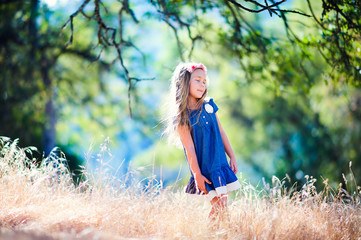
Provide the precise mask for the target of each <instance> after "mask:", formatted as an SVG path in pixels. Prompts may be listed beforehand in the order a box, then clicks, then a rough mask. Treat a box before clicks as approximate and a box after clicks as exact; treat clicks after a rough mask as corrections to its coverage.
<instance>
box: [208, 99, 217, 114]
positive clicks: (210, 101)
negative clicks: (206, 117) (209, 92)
mask: <svg viewBox="0 0 361 240" xmlns="http://www.w3.org/2000/svg"><path fill="white" fill-rule="evenodd" d="M209 104H210V105H211V106H212V107H213V109H214V113H216V112H217V111H218V106H217V104H215V102H214V101H213V98H211V99H209Z"/></svg>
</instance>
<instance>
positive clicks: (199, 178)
mask: <svg viewBox="0 0 361 240" xmlns="http://www.w3.org/2000/svg"><path fill="white" fill-rule="evenodd" d="M194 179H195V181H196V186H197V188H198V189H199V190H200V191H201V192H204V193H205V194H207V193H208V191H207V189H206V184H205V182H206V183H208V184H212V183H211V181H209V180H208V179H207V178H206V177H205V176H203V175H202V174H198V175H196V176H194Z"/></svg>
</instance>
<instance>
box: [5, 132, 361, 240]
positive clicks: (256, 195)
mask: <svg viewBox="0 0 361 240" xmlns="http://www.w3.org/2000/svg"><path fill="white" fill-rule="evenodd" d="M0 139H1V141H0V150H1V153H0V239H128V238H129V239H359V238H360V235H361V231H360V226H361V219H360V217H361V213H360V210H359V206H358V203H356V202H355V201H351V202H350V203H347V204H346V203H344V202H343V201H342V199H341V198H339V197H338V195H337V193H335V194H334V195H331V194H325V191H322V192H319V193H317V191H316V189H315V188H314V186H313V182H314V181H313V180H312V179H310V181H309V184H308V185H306V186H305V188H304V189H303V190H302V191H301V192H293V193H292V195H291V194H290V192H289V191H288V192H287V191H286V189H285V188H282V183H281V182H280V181H279V180H278V179H276V180H275V182H276V184H274V186H273V187H272V188H269V189H266V190H264V191H263V193H262V194H261V193H260V191H259V190H256V189H254V188H253V187H252V185H250V184H244V186H243V188H242V190H240V191H239V192H238V193H237V194H236V195H235V196H234V197H233V199H232V201H230V202H229V206H228V212H227V213H225V214H224V215H223V216H222V217H221V218H220V219H219V220H218V221H217V222H213V223H212V222H210V221H209V220H208V213H209V211H210V208H211V206H210V204H209V202H207V201H206V200H205V199H204V198H203V197H202V196H193V195H187V194H185V193H183V192H182V191H177V190H174V189H173V190H170V189H162V188H160V187H159V185H157V186H153V187H148V188H147V190H146V191H144V186H143V187H142V188H140V187H137V186H132V187H124V186H123V187H115V186H114V185H111V184H107V183H106V182H105V183H104V182H96V181H91V183H90V182H85V183H83V184H80V185H79V186H78V187H75V186H74V185H73V183H72V181H71V176H70V174H69V173H68V171H67V169H66V167H65V165H64V162H63V159H62V158H61V157H56V156H54V155H53V156H50V157H48V158H47V159H45V160H44V161H43V163H42V164H41V166H35V165H34V164H32V163H31V160H29V159H27V158H26V155H25V151H28V150H29V149H20V148H18V147H17V146H16V141H14V142H11V141H10V140H9V139H6V138H0ZM88 179H90V176H88ZM277 183H278V184H277ZM142 189H143V190H142Z"/></svg>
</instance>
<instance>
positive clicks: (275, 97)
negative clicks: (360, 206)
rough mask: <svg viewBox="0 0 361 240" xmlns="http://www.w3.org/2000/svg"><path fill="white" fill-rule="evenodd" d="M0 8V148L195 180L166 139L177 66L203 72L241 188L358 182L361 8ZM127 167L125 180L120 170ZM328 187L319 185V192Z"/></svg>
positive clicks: (101, 0)
mask: <svg viewBox="0 0 361 240" xmlns="http://www.w3.org/2000/svg"><path fill="white" fill-rule="evenodd" d="M53 3H54V2H52V1H50V0H47V1H37V0H29V1H25V0H24V1H21V0H17V1H2V2H0V11H1V15H0V18H1V21H0V35H1V38H0V39H1V43H0V51H1V55H0V68H1V73H2V74H1V80H0V94H1V95H0V106H1V108H0V122H1V124H0V135H4V136H8V137H11V138H13V139H14V138H19V139H20V144H21V145H23V146H29V145H32V146H36V147H37V148H38V149H39V156H37V157H38V158H41V157H42V152H44V154H45V156H46V155H48V154H49V152H50V151H51V149H53V147H54V146H60V147H61V149H62V150H63V151H64V152H65V153H66V154H67V156H68V160H69V164H70V167H71V168H72V169H74V170H75V169H78V168H79V165H80V164H85V161H87V162H88V165H89V166H90V167H91V168H93V169H96V168H97V167H98V166H99V163H98V162H97V161H96V158H92V157H89V155H88V154H85V153H86V152H91V150H89V148H90V147H89V146H92V144H94V143H96V142H99V141H100V140H101V139H104V138H105V137H106V136H109V138H110V140H111V141H110V148H111V152H112V156H111V157H110V158H109V162H107V165H108V167H109V168H110V169H111V170H113V173H115V172H116V173H117V174H118V176H123V175H124V174H125V173H126V172H127V170H128V169H132V172H133V173H137V172H139V171H140V172H141V173H139V175H140V177H148V176H149V174H150V173H152V172H153V173H155V174H156V175H157V178H158V179H162V180H163V181H164V182H165V183H168V182H169V183H171V182H174V181H176V180H179V179H181V178H183V181H187V177H188V176H189V172H188V169H187V168H188V167H187V163H186V160H185V157H184V152H183V150H182V149H177V148H176V147H169V146H167V143H166V140H165V139H163V138H161V131H162V126H161V124H160V123H159V119H160V118H161V114H162V111H161V108H162V107H161V106H162V103H164V102H165V101H167V99H166V98H165V92H167V90H168V87H169V79H170V77H171V75H172V71H173V69H174V68H175V66H176V65H177V64H178V63H179V62H180V61H188V60H192V61H199V62H203V63H205V64H206V65H207V67H208V68H209V78H210V91H209V96H211V97H213V98H214V99H215V101H216V103H217V104H218V106H219V107H220V111H219V112H218V115H219V117H220V119H221V122H222V125H223V127H224V129H225V130H226V132H227V134H228V136H229V138H230V141H231V144H232V146H233V148H234V151H235V153H236V156H237V160H238V164H239V169H240V171H241V174H242V177H244V178H247V179H249V180H250V181H251V182H253V183H257V182H259V181H260V180H261V178H262V177H265V178H266V180H269V179H270V178H271V177H272V175H276V176H278V177H279V178H283V177H284V176H285V175H286V174H288V176H289V177H290V178H291V181H292V182H296V181H298V182H300V183H302V182H303V181H304V176H305V175H310V176H314V177H316V178H318V179H321V178H320V177H322V178H323V179H328V181H329V183H331V184H333V185H334V186H336V185H337V184H338V183H339V182H342V173H345V174H346V177H347V174H348V173H349V169H348V167H349V162H350V161H352V165H353V171H354V174H355V177H356V179H357V180H358V181H359V180H361V161H360V160H361V159H360V158H361V157H360V156H361V122H360V120H361V92H360V81H361V69H360V62H361V61H360V58H361V35H360V33H361V6H360V5H361V4H360V2H359V1H355V0H346V1H342V2H337V1H332V0H320V1H309V0H299V1H290V0H289V1H283V0H280V1H274V0H266V1H251V0H248V1H231V0H225V1H206V0H198V1H194V0H192V1H190V0H183V1H164V0H155V1H153V0H152V1H146V0H137V1H135V0H134V1H128V0H123V1H115V0H94V1H90V0H82V1H64V0H62V1H58V2H56V3H57V4H53ZM119 165H121V167H120V168H121V171H118V170H117V169H118V167H119ZM319 182H320V185H322V181H319Z"/></svg>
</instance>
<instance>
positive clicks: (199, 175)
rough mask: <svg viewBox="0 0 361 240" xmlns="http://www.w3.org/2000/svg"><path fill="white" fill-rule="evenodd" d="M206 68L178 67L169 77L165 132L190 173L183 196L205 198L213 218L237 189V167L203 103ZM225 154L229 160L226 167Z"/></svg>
mask: <svg viewBox="0 0 361 240" xmlns="http://www.w3.org/2000/svg"><path fill="white" fill-rule="evenodd" d="M207 87H208V78H207V68H206V67H205V66H204V65H203V64H195V63H180V64H179V65H178V66H177V67H176V69H175V71H174V73H173V77H172V85H171V99H170V100H171V102H173V104H172V103H171V104H170V105H171V106H173V108H172V109H170V110H171V112H170V116H169V118H168V125H167V130H166V132H167V133H168V134H170V135H172V132H174V133H175V134H177V135H178V136H179V138H180V140H181V142H182V145H183V148H184V151H185V155H186V158H187V160H188V164H189V167H190V170H191V174H192V176H191V178H190V180H189V182H188V185H187V187H186V192H187V193H191V194H194V193H197V194H206V195H207V196H208V197H209V199H210V201H211V204H212V210H211V212H210V217H211V218H213V219H214V218H215V217H217V214H218V213H219V211H220V210H222V209H224V208H225V207H227V194H228V192H230V191H233V190H236V189H238V188H240V186H241V185H240V183H239V182H238V179H237V177H236V175H235V174H236V173H237V171H238V170H237V163H236V159H235V156H234V153H233V150H232V147H231V145H230V143H229V140H228V137H227V135H226V133H225V132H224V130H223V128H222V126H221V123H220V121H219V119H218V116H217V114H216V112H217V111H218V107H217V105H216V104H215V103H214V101H213V99H212V98H210V99H206V95H207ZM226 153H227V155H228V156H229V158H230V162H229V164H228V162H227V157H226Z"/></svg>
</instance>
